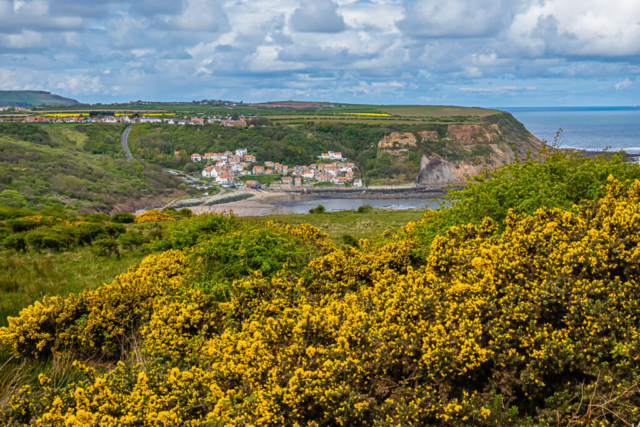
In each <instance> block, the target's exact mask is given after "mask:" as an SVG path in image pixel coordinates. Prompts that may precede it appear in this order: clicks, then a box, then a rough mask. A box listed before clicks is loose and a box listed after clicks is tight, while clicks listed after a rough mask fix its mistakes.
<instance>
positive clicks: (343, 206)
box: [269, 196, 438, 213]
mask: <svg viewBox="0 0 640 427" xmlns="http://www.w3.org/2000/svg"><path fill="white" fill-rule="evenodd" d="M269 203H271V204H274V205H278V206H283V207H285V208H288V209H292V210H294V211H296V212H297V213H308V212H309V209H312V208H315V207H317V206H318V205H322V206H324V207H325V208H326V209H327V211H328V212H338V211H345V210H356V209H358V208H359V207H360V206H364V205H367V204H368V205H371V206H372V207H374V208H384V209H421V208H424V207H426V205H427V203H429V209H438V203H437V201H435V200H434V199H384V200H372V199H328V198H321V197H314V196H300V198H298V199H296V200H273V201H270V202H269Z"/></svg>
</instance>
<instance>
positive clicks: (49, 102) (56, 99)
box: [0, 90, 78, 107]
mask: <svg viewBox="0 0 640 427" xmlns="http://www.w3.org/2000/svg"><path fill="white" fill-rule="evenodd" d="M76 104H78V101H76V100H75V99H70V98H64V97H62V96H60V95H54V94H52V93H50V92H45V91H39V90H1V91H0V106H2V107H5V106H10V107H41V106H54V105H56V106H68V105H76Z"/></svg>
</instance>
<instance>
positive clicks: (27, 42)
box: [0, 30, 49, 49]
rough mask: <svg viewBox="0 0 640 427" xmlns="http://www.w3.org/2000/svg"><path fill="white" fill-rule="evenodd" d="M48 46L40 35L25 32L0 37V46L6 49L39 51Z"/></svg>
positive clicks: (33, 32)
mask: <svg viewBox="0 0 640 427" xmlns="http://www.w3.org/2000/svg"><path fill="white" fill-rule="evenodd" d="M48 45H49V42H48V41H47V40H46V39H45V38H44V37H43V36H42V34H40V33H36V32H35V31H28V30H25V31H23V32H22V33H20V34H6V35H4V36H2V37H0V46H2V47H5V48H8V49H39V48H44V47H46V46H48Z"/></svg>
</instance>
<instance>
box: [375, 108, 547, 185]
mask: <svg viewBox="0 0 640 427" xmlns="http://www.w3.org/2000/svg"><path fill="white" fill-rule="evenodd" d="M541 147H542V143H541V142H540V141H539V140H538V139H537V138H536V137H535V136H533V135H532V134H531V133H530V132H529V131H527V130H526V128H525V127H524V126H523V125H522V123H520V122H518V121H517V120H516V119H515V118H514V117H513V116H512V115H511V114H509V113H502V112H501V113H499V114H495V115H491V116H488V117H485V118H483V119H479V120H478V122H477V123H465V124H447V125H445V124H434V125H427V126H425V127H423V128H413V129H407V130H406V131H404V132H391V133H389V134H387V135H384V136H383V137H382V138H381V139H380V140H379V141H378V144H377V159H378V162H380V163H382V162H386V163H388V164H391V165H392V167H393V166H395V167H396V169H398V170H404V171H405V173H404V175H401V174H398V175H400V177H398V176H396V180H398V181H400V180H404V181H405V182H410V181H413V182H415V183H416V184H421V185H430V186H433V185H440V186H445V185H447V184H461V183H463V182H465V181H466V179H467V178H468V177H471V176H474V175H477V174H479V173H480V172H482V171H483V170H486V169H488V170H492V169H494V168H496V167H498V166H501V165H503V164H506V163H509V162H511V161H513V160H514V159H515V158H516V157H524V156H526V155H527V153H528V152H532V153H535V152H537V151H538V150H539V149H540V148H541ZM413 174H415V175H413Z"/></svg>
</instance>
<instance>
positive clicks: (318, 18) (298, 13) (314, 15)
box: [291, 0, 346, 33]
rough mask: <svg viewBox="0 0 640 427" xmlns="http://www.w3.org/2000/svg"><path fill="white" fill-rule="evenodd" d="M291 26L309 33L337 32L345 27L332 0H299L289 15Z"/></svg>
mask: <svg viewBox="0 0 640 427" xmlns="http://www.w3.org/2000/svg"><path fill="white" fill-rule="evenodd" d="M291 26H292V28H293V29H294V30H295V31H298V32H309V33H339V32H341V31H344V30H345V28H346V25H345V23H344V19H343V18H342V16H341V15H340V14H339V13H338V5H337V4H335V3H334V2H333V1H332V0H300V7H299V8H297V9H296V10H295V11H294V12H293V15H291Z"/></svg>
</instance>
